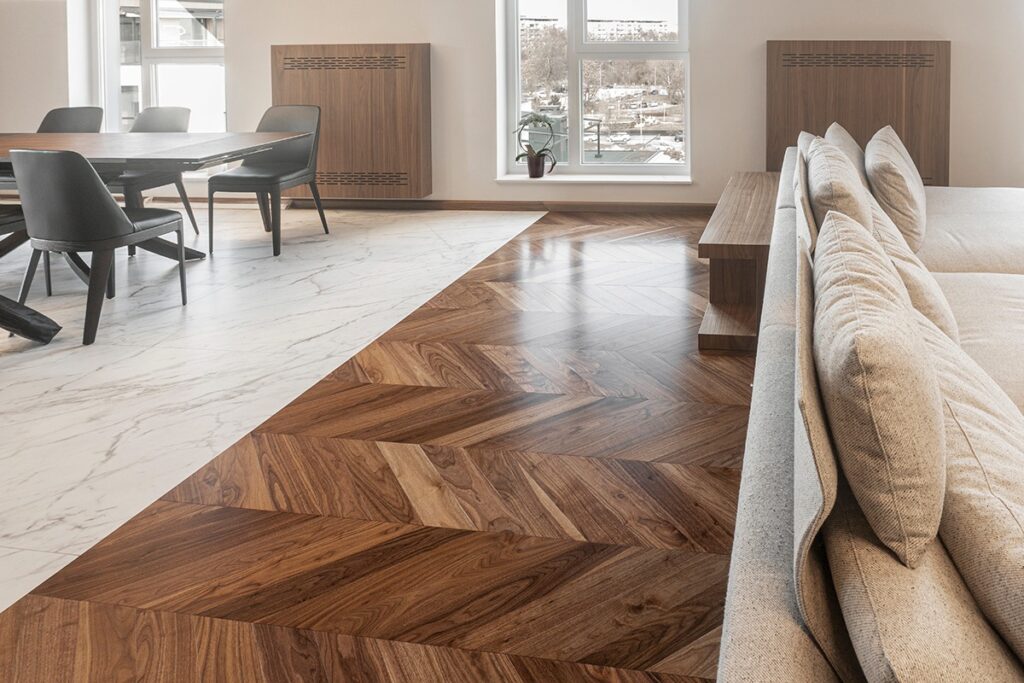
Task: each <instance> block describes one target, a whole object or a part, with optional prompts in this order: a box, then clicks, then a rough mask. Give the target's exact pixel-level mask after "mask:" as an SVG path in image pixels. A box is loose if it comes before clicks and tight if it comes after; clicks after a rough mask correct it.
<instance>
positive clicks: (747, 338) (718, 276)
mask: <svg viewBox="0 0 1024 683" xmlns="http://www.w3.org/2000/svg"><path fill="white" fill-rule="evenodd" d="M778 191H779V174H778V173H737V174H736V175H734V176H733V177H732V178H731V179H730V180H729V184H728V185H727V186H726V188H725V192H724V193H723V194H722V198H721V200H719V202H718V206H717V208H716V209H715V212H714V214H713V215H712V216H711V220H710V221H709V222H708V227H707V228H706V229H705V230H704V234H703V235H702V236H701V238H700V244H699V246H698V248H697V255H698V256H699V257H700V258H706V259H710V260H711V283H710V296H709V299H708V308H707V311H706V312H705V313H704V321H703V322H702V323H701V326H700V334H699V337H698V348H699V349H700V350H701V351H743V352H750V351H756V350H757V332H758V327H759V326H760V323H761V306H762V304H763V303H764V283H765V276H766V275H767V269H768V246H769V243H770V242H771V238H772V226H773V225H774V223H775V201H776V197H777V195H778Z"/></svg>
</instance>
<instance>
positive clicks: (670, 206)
mask: <svg viewBox="0 0 1024 683" xmlns="http://www.w3.org/2000/svg"><path fill="white" fill-rule="evenodd" d="M291 206H292V207H294V208H300V209H308V208H313V201H312V200H310V199H292V203H291ZM324 208H329V209H364V210H366V209H387V210H401V209H405V210H410V211H431V210H433V211H556V212H562V213H583V212H595V213H673V214H686V215H704V214H710V213H711V212H712V211H714V209H715V205H714V204H681V203H644V202H564V201H477V200H465V199H397V200H396V199H325V200H324Z"/></svg>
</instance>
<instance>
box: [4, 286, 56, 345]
mask: <svg viewBox="0 0 1024 683" xmlns="http://www.w3.org/2000/svg"><path fill="white" fill-rule="evenodd" d="M0 328H3V329H5V330H7V331H8V332H10V333H12V334H15V335H17V336H19V337H24V338H25V339H28V340H30V341H34V342H39V343H40V344H49V343H50V342H51V341H53V338H54V337H56V336H57V333H58V332H60V329H61V328H60V325H58V324H57V323H55V322H54V321H52V320H50V319H49V318H47V317H46V316H45V315H43V314H42V313H40V312H39V311H37V310H35V309H32V308H29V307H28V306H25V305H23V304H19V303H18V302H17V301H14V300H13V299H8V298H7V297H5V296H2V295H0Z"/></svg>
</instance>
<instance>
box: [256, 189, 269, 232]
mask: <svg viewBox="0 0 1024 683" xmlns="http://www.w3.org/2000/svg"><path fill="white" fill-rule="evenodd" d="M256 203H257V204H259V205H260V216H261V217H262V218H263V229H264V230H266V231H267V232H270V231H271V226H270V195H269V194H267V193H266V192H257V193H256Z"/></svg>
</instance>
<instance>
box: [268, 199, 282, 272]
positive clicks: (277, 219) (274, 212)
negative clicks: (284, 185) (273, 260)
mask: <svg viewBox="0 0 1024 683" xmlns="http://www.w3.org/2000/svg"><path fill="white" fill-rule="evenodd" d="M270 229H271V232H272V239H273V241H274V256H280V255H281V188H278V187H275V188H274V189H273V190H271V191H270Z"/></svg>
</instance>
